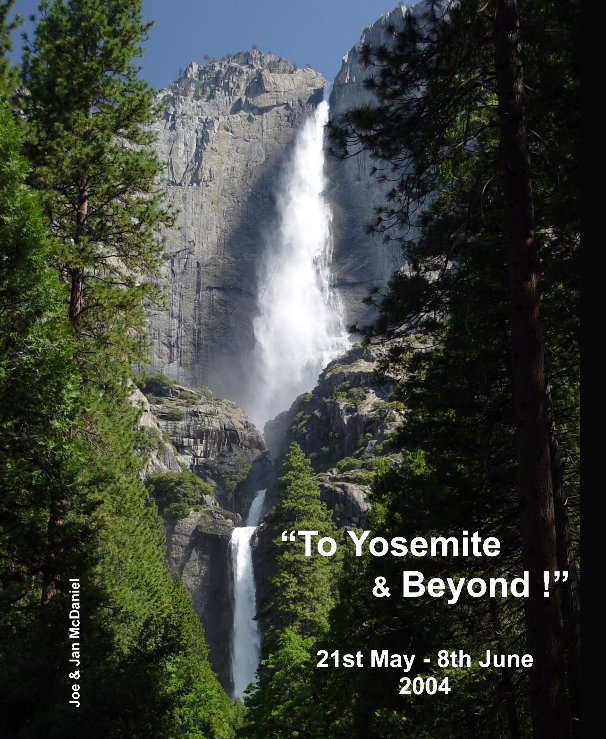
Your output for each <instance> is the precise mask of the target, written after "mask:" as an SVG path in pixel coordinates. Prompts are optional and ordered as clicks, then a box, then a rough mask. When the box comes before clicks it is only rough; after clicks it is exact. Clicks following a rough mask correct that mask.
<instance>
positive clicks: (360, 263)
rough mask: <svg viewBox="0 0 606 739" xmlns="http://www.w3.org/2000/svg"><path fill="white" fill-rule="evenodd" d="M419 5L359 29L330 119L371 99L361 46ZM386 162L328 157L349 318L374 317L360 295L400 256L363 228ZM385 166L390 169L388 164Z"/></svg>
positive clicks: (386, 39) (340, 280) (380, 40)
mask: <svg viewBox="0 0 606 739" xmlns="http://www.w3.org/2000/svg"><path fill="white" fill-rule="evenodd" d="M420 5H421V6H422V5H423V3H421V4H420ZM418 8H419V6H413V7H411V8H407V7H406V6H404V5H400V6H398V7H397V8H395V10H392V11H391V12H389V13H385V14H383V15H382V16H381V17H380V18H379V19H378V20H377V21H376V22H375V23H373V24H372V25H371V26H369V27H368V28H365V29H364V30H363V31H362V34H361V36H360V40H359V41H358V42H357V43H356V44H355V45H354V46H353V47H352V48H351V49H350V50H349V51H348V52H347V53H346V54H345V55H344V56H343V61H342V64H341V69H340V71H339V73H338V74H337V76H336V78H335V81H334V83H333V86H332V91H331V95H330V120H331V123H333V124H336V125H338V124H339V120H340V118H341V116H342V115H343V114H344V113H345V112H346V111H347V110H349V109H351V108H358V107H362V106H364V105H370V106H372V105H374V103H375V98H374V95H373V93H372V92H370V91H369V90H368V89H367V88H366V87H365V85H364V80H365V79H367V78H368V77H370V76H371V75H372V69H369V68H367V67H365V66H364V64H363V62H362V47H363V46H364V45H365V44H368V45H369V46H371V47H377V46H379V45H381V44H385V45H389V43H390V39H391V38H392V36H393V33H394V31H397V30H398V29H401V28H402V27H403V24H404V18H405V16H406V14H407V13H416V12H418V10H417V9H418ZM384 167H387V168H388V167H389V165H387V164H385V163H382V162H381V161H378V160H372V159H371V158H370V156H369V154H368V153H367V152H365V151H361V152H360V153H359V154H357V155H356V156H353V157H350V158H347V159H344V160H337V159H334V158H332V157H331V158H330V159H329V177H330V199H331V205H332V207H333V218H334V235H335V247H334V257H333V271H334V276H335V286H336V287H337V289H338V291H339V295H340V296H341V299H342V301H343V304H344V306H345V313H346V317H347V321H348V323H349V324H352V323H355V322H358V321H359V322H361V323H367V322H369V321H370V320H371V319H372V318H373V316H374V311H373V309H367V308H366V307H365V305H364V304H363V302H362V301H363V299H364V298H365V297H366V296H367V295H368V294H369V293H370V292H371V290H372V289H374V288H382V287H383V286H384V285H385V284H386V283H387V281H388V280H389V278H390V276H391V275H392V274H393V272H394V270H395V269H397V268H398V267H400V266H401V265H402V262H403V258H402V253H401V250H400V248H399V246H397V244H396V243H394V244H384V243H383V241H382V237H381V236H377V235H370V234H368V232H367V226H368V225H369V224H370V223H371V222H372V221H374V219H375V209H376V208H377V207H378V206H381V205H385V204H386V202H387V192H388V191H389V189H391V187H393V182H389V180H388V181H387V182H386V183H381V182H379V180H378V179H377V176H376V175H373V173H372V170H373V168H379V169H382V168H384ZM386 171H387V173H388V174H389V169H387V170H386ZM391 235H392V236H393V235H394V233H393V231H392V234H391ZM409 236H412V234H409Z"/></svg>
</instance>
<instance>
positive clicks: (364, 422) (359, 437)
mask: <svg viewBox="0 0 606 739" xmlns="http://www.w3.org/2000/svg"><path fill="white" fill-rule="evenodd" d="M384 351H385V349H384V347H380V346H356V347H353V348H352V349H351V350H350V351H349V352H347V353H346V354H345V355H344V356H343V357H340V358H339V359H336V360H335V361H333V362H331V363H330V364H329V365H328V366H327V367H326V369H325V370H324V371H323V372H322V373H321V374H320V377H319V380H318V384H317V385H316V387H315V388H314V389H313V391H312V392H311V393H306V394H304V395H301V396H300V397H299V398H297V400H296V401H295V402H294V403H293V405H292V406H291V408H290V409H289V410H288V411H285V412H284V413H281V414H280V415H279V416H277V417H276V418H275V419H274V420H273V421H270V422H269V423H267V424H266V426H265V438H266V441H267V445H268V448H269V449H270V451H271V454H272V457H273V458H274V460H276V462H278V463H279V460H280V459H281V458H282V456H283V455H284V454H285V452H286V451H287V449H288V446H289V445H290V444H291V443H292V442H293V441H294V442H297V443H298V444H299V446H300V447H301V449H302V450H303V451H304V452H305V454H306V455H307V456H308V457H309V458H310V459H311V462H312V466H313V468H314V470H315V471H316V473H317V475H316V478H317V481H318V483H319V485H320V491H321V496H322V500H323V501H324V503H326V505H327V506H328V507H329V508H331V509H332V511H333V515H334V518H335V520H336V522H337V523H338V524H339V525H342V526H345V525H356V526H363V525H364V523H365V514H366V512H367V511H368V510H369V508H370V503H369V498H368V495H369V491H370V481H371V479H372V474H373V469H374V460H375V459H376V458H377V457H379V456H381V457H387V458H389V459H395V458H396V455H395V454H394V453H393V450H392V448H391V446H390V443H389V434H390V433H391V432H392V431H393V430H394V428H395V427H396V425H397V423H398V421H399V420H400V419H401V417H402V414H403V406H402V404H401V403H400V402H398V401H394V400H393V399H392V398H391V394H392V391H393V389H394V384H393V382H392V380H390V379H389V378H387V377H385V376H384V375H381V374H380V373H379V372H378V370H377V363H378V361H379V359H380V357H381V355H382V353H383V352H384ZM272 495H274V496H275V487H274V488H273V489H272Z"/></svg>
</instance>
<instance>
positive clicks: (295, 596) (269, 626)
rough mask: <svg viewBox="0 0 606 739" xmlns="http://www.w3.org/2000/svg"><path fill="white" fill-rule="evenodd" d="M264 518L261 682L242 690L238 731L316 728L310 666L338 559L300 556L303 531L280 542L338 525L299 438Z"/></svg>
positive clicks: (293, 732)
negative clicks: (267, 539) (243, 713)
mask: <svg viewBox="0 0 606 739" xmlns="http://www.w3.org/2000/svg"><path fill="white" fill-rule="evenodd" d="M267 524H268V525H269V527H270V530H271V532H272V533H273V534H274V538H273V540H272V543H271V546H270V548H269V557H270V561H271V563H272V574H271V575H270V577H269V582H268V587H269V594H268V597H267V598H266V599H265V601H264V602H263V603H262V605H261V609H260V617H261V618H262V622H263V624H264V627H265V628H264V640H263V654H264V659H263V661H262V663H261V667H260V668H259V685H258V687H256V688H255V689H253V691H252V693H251V694H249V695H248V696H247V698H246V705H247V706H248V707H249V714H248V716H247V722H246V725H245V727H244V729H243V730H242V734H243V735H244V736H253V737H265V736H275V737H288V736H321V735H322V733H323V731H324V720H323V717H322V714H321V712H319V711H318V708H317V706H318V704H319V702H320V701H319V697H318V696H317V695H316V694H315V692H314V688H313V682H312V681H311V679H310V671H311V670H313V669H314V668H313V656H314V654H315V647H314V644H315V641H316V640H317V639H319V638H320V637H321V636H322V635H323V634H324V633H326V631H327V628H328V618H329V613H330V611H331V609H332V607H333V605H334V596H335V589H336V576H337V573H338V570H339V560H338V559H335V558H333V557H322V556H320V555H319V554H317V553H314V554H313V555H312V556H311V557H306V556H305V554H304V549H303V542H302V540H301V539H299V540H298V541H297V542H296V543H290V542H289V543H285V542H283V541H282V538H281V533H282V531H285V530H286V531H291V530H308V531H309V530H311V531H318V532H319V533H318V535H319V537H324V536H330V537H332V538H333V539H335V538H336V536H337V530H336V527H335V525H334V523H333V521H332V517H331V514H330V512H329V510H328V509H327V508H326V506H325V505H324V504H323V503H322V502H321V500H320V489H319V487H318V484H317V483H316V481H315V479H314V476H313V470H312V467H311V463H310V462H309V460H308V459H307V458H306V457H305V455H304V454H303V452H302V451H301V448H300V447H299V445H298V444H295V443H293V444H292V445H291V447H290V449H289V452H288V454H287V455H286V457H285V459H284V462H283V470H282V476H281V477H280V481H279V500H278V503H277V504H276V507H275V509H274V511H273V513H272V514H271V515H270V516H269V517H268V519H267ZM336 556H337V555H335V557H336ZM278 696H280V698H279V699H278Z"/></svg>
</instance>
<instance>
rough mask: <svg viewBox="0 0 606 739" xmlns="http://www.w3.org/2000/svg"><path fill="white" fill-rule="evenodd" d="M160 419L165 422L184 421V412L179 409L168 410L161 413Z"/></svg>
mask: <svg viewBox="0 0 606 739" xmlns="http://www.w3.org/2000/svg"><path fill="white" fill-rule="evenodd" d="M161 417H162V418H163V419H164V420H165V421H184V420H185V411H182V410H181V409H180V408H169V409H168V410H165V411H162V413H161Z"/></svg>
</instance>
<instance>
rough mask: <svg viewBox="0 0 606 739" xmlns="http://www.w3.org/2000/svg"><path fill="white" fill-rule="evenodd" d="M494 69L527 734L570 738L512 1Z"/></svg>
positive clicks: (498, 26)
mask: <svg viewBox="0 0 606 739" xmlns="http://www.w3.org/2000/svg"><path fill="white" fill-rule="evenodd" d="M495 9H496V14H495V65H496V76H497V93H498V103H499V123H500V131H501V167H502V174H503V182H504V193H505V234H506V237H507V240H508V243H509V275H510V289H511V349H512V363H513V375H512V377H513V395H514V403H515V415H516V426H517V448H518V452H517V456H518V469H519V485H520V503H521V515H522V558H523V565H524V569H526V570H529V571H530V597H529V598H527V599H526V602H525V615H526V638H527V648H528V651H529V652H530V653H531V654H532V656H533V658H534V666H533V667H532V669H531V670H530V676H529V678H530V707H531V713H532V724H533V734H534V736H536V737H540V738H541V739H557V738H558V737H569V736H570V735H571V725H570V708H569V701H568V694H567V690H566V666H565V659H564V650H563V641H562V624H561V616H560V602H559V593H558V590H557V588H550V597H548V598H546V597H544V587H543V572H544V571H549V572H553V571H554V570H557V569H559V568H558V557H557V544H556V525H555V513H554V499H553V481H552V466H551V454H550V428H549V416H548V407H547V388H546V381H545V360H544V351H543V338H542V332H541V324H540V315H539V313H540V310H539V305H540V300H539V269H538V256H537V245H536V239H535V220H534V208H533V194H532V183H531V178H530V161H529V155H528V138H527V128H526V114H525V105H524V77H523V66H522V57H521V42H520V29H519V18H518V8H517V2H516V0H495Z"/></svg>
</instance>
